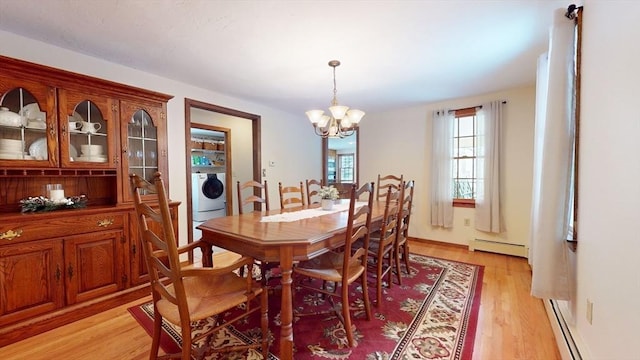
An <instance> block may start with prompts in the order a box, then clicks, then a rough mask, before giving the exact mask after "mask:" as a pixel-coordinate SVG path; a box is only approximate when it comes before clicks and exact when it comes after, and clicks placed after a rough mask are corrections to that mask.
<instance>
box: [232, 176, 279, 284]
mask: <svg viewBox="0 0 640 360" xmlns="http://www.w3.org/2000/svg"><path fill="white" fill-rule="evenodd" d="M245 189H251V190H252V191H251V193H250V194H249V195H247V196H246V197H245V198H243V197H242V192H243V191H244V190H245ZM258 194H260V195H258ZM247 204H253V205H254V209H257V208H258V206H259V207H260V208H262V205H263V204H264V208H265V210H266V211H269V188H268V186H267V180H265V181H264V183H262V184H260V183H259V182H257V181H255V180H249V181H247V182H245V183H243V184H240V181H238V214H244V209H243V208H244V206H245V205H247ZM254 211H255V210H254ZM255 263H256V264H257V265H258V266H259V267H260V276H261V278H262V285H263V286H265V287H266V286H267V284H269V278H270V277H272V276H271V274H272V273H273V271H272V269H275V268H276V267H278V264H277V263H265V262H262V261H259V260H256V261H255ZM240 274H241V275H244V270H241V271H240Z"/></svg>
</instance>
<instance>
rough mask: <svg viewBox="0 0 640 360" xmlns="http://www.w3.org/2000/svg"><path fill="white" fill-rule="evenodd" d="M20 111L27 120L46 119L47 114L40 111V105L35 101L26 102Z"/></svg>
mask: <svg viewBox="0 0 640 360" xmlns="http://www.w3.org/2000/svg"><path fill="white" fill-rule="evenodd" d="M20 113H21V114H22V115H23V116H24V117H26V118H27V120H36V119H42V120H43V121H45V120H47V114H46V113H44V112H42V111H40V106H38V104H36V103H31V104H27V105H25V106H23V107H22V110H20Z"/></svg>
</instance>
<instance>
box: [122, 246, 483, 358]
mask: <svg viewBox="0 0 640 360" xmlns="http://www.w3.org/2000/svg"><path fill="white" fill-rule="evenodd" d="M410 255H411V261H412V265H413V264H416V265H421V264H422V265H425V264H427V263H428V262H429V261H434V262H435V263H436V265H437V266H440V267H442V269H443V271H442V274H441V275H440V276H439V277H438V279H437V281H436V282H435V283H434V284H433V285H432V287H431V290H430V291H429V293H428V294H427V295H426V296H425V298H424V300H423V301H422V302H421V304H420V306H419V310H418V311H417V312H416V314H415V315H414V316H413V319H412V320H411V322H410V324H409V325H408V327H407V330H406V332H404V334H403V335H402V337H401V338H400V339H399V340H398V342H397V344H396V346H395V349H393V351H392V352H391V353H390V354H388V355H386V356H385V357H381V359H385V360H387V359H406V358H407V356H410V358H411V359H445V358H446V359H455V360H469V359H472V356H473V346H474V342H475V335H476V330H477V323H478V315H479V309H480V297H481V292H482V279H483V276H484V266H483V265H478V264H471V263H465V262H461V261H456V260H450V259H443V258H439V257H436V256H431V255H421V254H414V253H412V254H410ZM421 258H422V259H424V260H422V261H420V259H421ZM438 263H439V264H438ZM412 267H413V266H412ZM465 267H470V269H471V271H470V272H471V274H470V275H471V276H470V279H471V280H470V285H469V287H470V293H469V296H468V298H467V301H466V304H465V306H464V307H463V309H462V317H461V319H460V321H459V324H460V325H459V327H458V329H457V336H456V339H462V341H457V342H456V344H455V348H454V349H452V350H453V352H454V354H446V355H447V357H445V356H444V355H445V354H443V353H438V352H437V350H438V346H437V345H438V340H437V338H430V337H425V338H419V337H417V336H419V334H417V331H418V330H419V328H420V323H421V322H422V321H424V320H425V317H426V316H427V313H428V312H429V311H430V306H432V304H433V302H434V301H435V297H436V296H438V295H439V294H440V293H439V291H433V290H434V289H440V288H441V287H442V286H443V283H444V282H446V281H447V276H448V273H449V272H451V271H455V270H453V269H464V268H465ZM458 271H459V270H458ZM149 303H150V302H145V303H141V304H139V305H136V306H133V307H131V308H129V309H128V310H129V312H130V313H131V315H132V316H133V317H134V318H135V319H136V320H137V321H138V323H140V325H141V326H142V327H143V328H144V329H145V330H146V332H147V333H148V334H149V336H152V328H153V306H149V309H146V308H145V306H143V305H145V304H149ZM271 316H273V315H272V314H269V317H271ZM162 329H163V331H162V337H161V343H160V346H161V348H162V349H163V350H164V351H165V352H167V353H171V352H179V351H180V346H181V338H180V334H179V332H177V331H176V330H175V329H174V328H173V327H172V326H171V325H170V324H168V323H166V322H165V321H164V320H163V325H162ZM227 329H228V331H229V332H230V333H231V334H232V335H233V336H235V337H236V338H237V339H239V340H241V341H243V342H250V341H252V340H251V339H250V338H249V337H247V336H246V335H245V334H243V333H242V332H241V331H239V330H237V329H236V328H235V327H233V326H229V327H227ZM416 341H420V342H423V343H420V344H419V345H421V346H425V344H424V342H426V346H427V347H428V348H429V350H430V351H434V353H428V354H419V353H417V352H416V351H415V350H414V351H412V350H411V349H412V346H415V345H416ZM429 341H432V342H433V343H431V342H429ZM405 352H406V353H405ZM403 353H404V356H403ZM441 355H442V356H441ZM449 355H453V356H449ZM269 360H278V357H277V356H275V355H274V354H272V353H269Z"/></svg>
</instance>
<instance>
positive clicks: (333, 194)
mask: <svg viewBox="0 0 640 360" xmlns="http://www.w3.org/2000/svg"><path fill="white" fill-rule="evenodd" d="M318 195H320V197H321V198H323V199H330V200H336V199H337V198H338V197H340V194H339V193H338V189H336V188H334V187H333V186H323V187H321V188H320V190H318Z"/></svg>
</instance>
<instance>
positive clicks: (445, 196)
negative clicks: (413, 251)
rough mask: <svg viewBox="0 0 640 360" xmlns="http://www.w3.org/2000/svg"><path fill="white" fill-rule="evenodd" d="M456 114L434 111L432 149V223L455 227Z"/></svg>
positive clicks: (446, 111)
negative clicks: (454, 140)
mask: <svg viewBox="0 0 640 360" xmlns="http://www.w3.org/2000/svg"><path fill="white" fill-rule="evenodd" d="M454 120H455V118H454V115H453V113H451V112H450V111H449V110H446V109H445V110H439V111H435V112H434V113H433V128H432V132H431V135H432V141H431V144H432V149H431V167H430V169H431V225H433V226H442V227H444V228H451V227H453V178H452V173H451V162H452V158H453V125H454Z"/></svg>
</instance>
